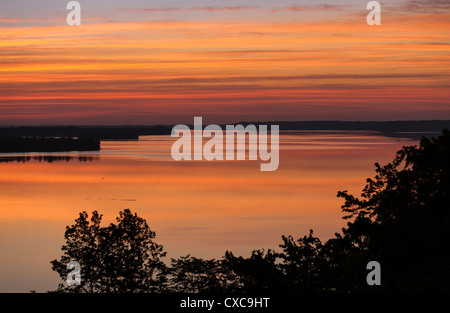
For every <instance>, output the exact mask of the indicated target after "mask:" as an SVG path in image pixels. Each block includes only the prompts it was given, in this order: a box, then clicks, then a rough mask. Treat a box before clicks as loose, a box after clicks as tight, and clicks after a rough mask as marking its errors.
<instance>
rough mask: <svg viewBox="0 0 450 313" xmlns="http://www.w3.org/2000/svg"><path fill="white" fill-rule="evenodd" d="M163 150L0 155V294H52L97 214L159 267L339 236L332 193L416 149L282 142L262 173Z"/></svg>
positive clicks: (369, 137)
mask: <svg viewBox="0 0 450 313" xmlns="http://www.w3.org/2000/svg"><path fill="white" fill-rule="evenodd" d="M173 140H174V139H172V138H171V137H170V136H146V137H141V138H140V140H139V141H105V142H102V151H101V152H95V153H82V154H80V153H69V154H67V153H63V154H61V153H59V154H58V153H55V154H45V155H46V156H47V159H46V160H43V157H42V155H41V159H39V154H21V155H14V154H0V172H1V176H0V213H1V214H0V292H17V291H19V292H28V291H29V290H32V289H34V290H36V291H47V290H50V289H55V288H56V286H57V284H58V282H59V278H58V276H57V275H56V274H54V273H53V272H52V271H51V266H50V263H49V262H50V261H51V260H53V259H55V258H58V257H59V256H60V255H61V252H60V248H61V245H62V244H63V242H64V241H63V237H64V231H65V226H66V225H71V224H73V221H74V220H75V219H76V218H77V217H78V213H79V212H81V211H87V212H88V213H90V212H92V211H93V210H98V211H99V212H101V213H103V215H104V222H105V224H106V223H110V222H113V221H114V218H115V217H116V216H117V215H118V212H119V211H120V210H123V209H126V208H130V209H131V210H132V211H134V212H137V213H138V215H140V216H142V217H144V218H146V219H147V222H148V223H149V225H150V227H151V229H152V230H154V231H156V234H157V237H156V241H157V242H158V243H159V244H162V245H163V246H164V248H165V250H166V251H167V252H168V258H167V259H169V258H170V257H174V258H175V257H179V256H180V255H186V254H188V253H189V254H192V255H194V256H197V257H203V258H220V257H221V256H222V255H223V254H224V252H225V251H226V250H231V251H233V252H234V253H235V254H240V255H244V256H248V255H249V254H250V252H251V250H252V249H257V248H266V249H267V248H272V249H277V248H278V245H279V244H280V243H281V235H290V234H291V235H293V236H295V237H299V236H303V235H305V234H307V232H308V231H309V229H311V228H312V229H314V231H315V233H316V234H317V235H318V236H319V237H320V238H321V239H323V240H326V239H328V238H330V237H332V236H333V234H334V233H335V232H336V231H339V230H340V229H341V227H342V226H344V223H343V221H342V220H341V217H342V214H341V210H340V206H341V204H342V203H343V201H342V199H338V198H336V193H337V191H338V190H349V191H351V192H353V193H355V194H356V195H359V194H360V191H361V189H362V188H363V187H364V183H365V179H366V178H367V177H372V176H373V174H374V166H373V163H374V162H380V163H381V164H384V163H387V162H390V161H391V160H392V159H393V157H394V154H395V152H396V151H397V150H399V149H400V148H401V147H402V146H403V145H410V144H417V141H412V140H410V139H399V138H388V137H383V136H379V135H374V134H370V133H367V132H366V133H361V132H343V133H339V134H336V133H331V132H285V133H282V134H281V135H280V166H279V169H278V170H277V171H275V172H260V171H259V166H260V161H213V162H208V161H190V162H186V161H185V162H175V161H173V160H172V158H171V156H170V147H171V145H172V143H173ZM49 155H51V156H52V157H51V158H48V156H49ZM63 157H64V158H63ZM66 157H67V158H66ZM68 157H71V159H69V158H68ZM50 161H52V162H50Z"/></svg>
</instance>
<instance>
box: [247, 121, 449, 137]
mask: <svg viewBox="0 0 450 313" xmlns="http://www.w3.org/2000/svg"><path fill="white" fill-rule="evenodd" d="M241 124H243V125H248V124H254V125H259V124H273V125H279V126H280V130H302V131H307V130H314V131H317V130H329V131H333V130H334V131H377V132H380V133H382V134H383V135H385V136H389V137H406V138H413V139H421V138H422V134H421V133H434V134H435V135H438V134H439V133H440V132H441V130H442V129H450V121H449V120H429V121H385V122H376V121H373V122H372V121H367V122H353V121H297V122H295V121H292V122H263V123H259V122H256V123H254V122H253V123H250V122H243V123H241Z"/></svg>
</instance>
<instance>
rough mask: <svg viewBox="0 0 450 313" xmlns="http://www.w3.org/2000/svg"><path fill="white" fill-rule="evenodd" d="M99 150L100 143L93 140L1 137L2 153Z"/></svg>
mask: <svg viewBox="0 0 450 313" xmlns="http://www.w3.org/2000/svg"><path fill="white" fill-rule="evenodd" d="M99 150H100V141H99V140H97V139H92V138H45V137H33V138H22V137H0V153H10V152H68V151H99Z"/></svg>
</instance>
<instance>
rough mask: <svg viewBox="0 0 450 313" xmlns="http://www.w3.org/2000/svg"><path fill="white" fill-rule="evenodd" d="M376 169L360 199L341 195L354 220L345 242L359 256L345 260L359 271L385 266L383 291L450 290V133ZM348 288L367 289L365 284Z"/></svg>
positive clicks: (406, 150) (400, 153) (405, 151)
mask: <svg viewBox="0 0 450 313" xmlns="http://www.w3.org/2000/svg"><path fill="white" fill-rule="evenodd" d="M375 166H376V176H375V177H374V179H367V185H366V187H365V188H364V190H363V191H362V194H361V198H357V197H354V196H352V195H350V194H348V192H347V191H343V192H339V193H338V196H339V197H342V198H344V199H345V204H344V205H343V206H342V209H343V211H344V212H345V213H347V215H346V216H345V217H344V218H346V219H350V220H351V221H350V222H349V223H348V226H347V228H345V229H343V238H341V239H340V240H346V241H347V242H349V243H351V245H350V248H351V249H353V250H357V251H358V253H359V255H358V258H356V256H355V253H353V254H349V256H348V257H347V258H345V259H344V260H343V261H344V262H347V263H350V264H351V263H353V264H354V265H356V266H358V268H363V267H364V265H365V264H367V262H368V261H370V260H376V261H378V262H380V264H381V266H382V269H383V270H382V273H383V274H382V277H383V279H382V288H383V289H384V290H396V291H444V290H445V291H450V133H449V132H448V131H447V130H444V131H443V134H442V135H441V136H439V137H438V138H432V139H428V138H423V139H422V140H421V142H420V146H419V147H417V146H410V147H404V148H403V149H402V150H400V151H398V152H397V154H396V157H395V159H394V160H393V162H392V163H389V164H387V165H385V166H380V165H379V164H375ZM350 258H353V259H352V260H351V262H350V261H349V260H350ZM342 264H343V263H342V261H341V265H342ZM342 266H343V265H342ZM347 287H348V288H350V289H356V290H360V289H365V288H367V286H365V284H364V280H360V283H359V284H356V283H355V284H354V285H353V286H347Z"/></svg>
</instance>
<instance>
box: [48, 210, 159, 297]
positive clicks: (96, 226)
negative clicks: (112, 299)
mask: <svg viewBox="0 0 450 313" xmlns="http://www.w3.org/2000/svg"><path fill="white" fill-rule="evenodd" d="M101 219H102V215H100V214H99V213H98V212H97V211H94V212H93V213H92V217H91V219H90V221H89V219H88V214H87V213H86V212H82V213H80V217H79V218H78V219H77V220H76V221H75V224H74V225H72V226H70V227H69V226H68V227H67V228H66V232H65V239H66V243H65V244H64V245H63V246H62V251H64V254H63V255H62V256H61V258H60V259H59V260H54V261H52V262H51V263H52V265H53V266H52V269H53V270H54V271H56V272H57V273H58V274H59V276H60V277H61V279H62V280H63V281H65V280H66V278H67V274H68V273H69V272H70V270H68V269H67V264H68V263H69V262H70V261H77V262H78V263H80V265H81V279H82V280H81V285H80V286H70V287H69V286H67V284H60V285H59V287H58V291H59V292H154V291H160V290H162V288H163V285H164V283H165V275H164V272H165V265H164V263H163V262H162V261H161V258H162V257H164V256H165V255H166V253H165V252H163V247H162V246H160V245H158V244H156V243H155V242H153V239H154V238H155V233H154V232H153V231H151V230H150V228H149V227H148V225H147V222H146V221H145V220H144V219H143V218H140V217H138V216H137V215H136V214H132V213H131V212H130V210H128V209H127V210H124V211H123V212H120V213H119V217H117V224H110V225H109V226H107V227H101V225H100V224H101Z"/></svg>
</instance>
